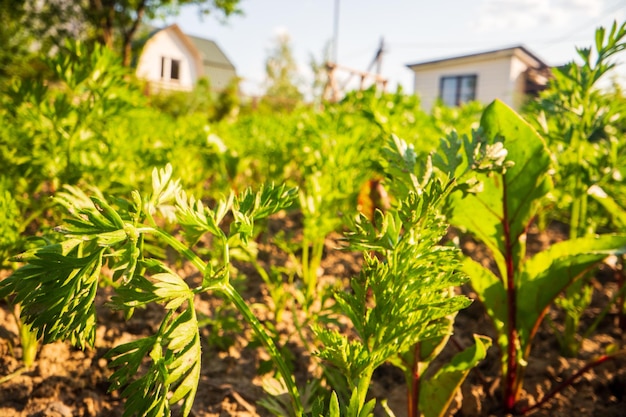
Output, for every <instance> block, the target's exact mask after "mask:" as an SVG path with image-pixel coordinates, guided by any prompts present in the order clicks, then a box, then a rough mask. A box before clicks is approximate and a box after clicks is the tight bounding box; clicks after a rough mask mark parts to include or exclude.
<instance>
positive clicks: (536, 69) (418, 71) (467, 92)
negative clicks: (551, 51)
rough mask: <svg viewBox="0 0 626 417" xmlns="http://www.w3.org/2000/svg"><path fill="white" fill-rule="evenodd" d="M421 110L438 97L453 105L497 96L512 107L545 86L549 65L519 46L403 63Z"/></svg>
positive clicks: (487, 101) (518, 106)
mask: <svg viewBox="0 0 626 417" xmlns="http://www.w3.org/2000/svg"><path fill="white" fill-rule="evenodd" d="M407 66H408V67H409V68H410V69H411V70H412V71H413V72H414V73H415V94H418V95H419V96H420V97H421V100H422V106H423V108H424V109H425V110H430V108H431V107H432V106H433V104H435V102H436V100H437V99H441V100H442V101H443V103H444V104H446V105H449V106H457V105H459V104H461V103H464V102H467V101H471V100H478V101H481V102H483V103H485V104H487V103H489V102H491V101H492V100H494V99H496V98H499V99H500V100H502V101H504V102H505V103H507V104H508V105H509V106H511V107H513V108H514V109H519V108H520V106H521V105H522V104H524V102H525V100H526V98H527V96H528V95H532V94H537V93H538V92H539V91H541V90H542V89H544V88H545V86H546V84H547V82H548V79H549V77H550V67H549V66H548V65H547V64H546V63H545V62H543V61H542V60H541V59H539V58H537V56H536V55H534V54H533V53H532V52H530V51H529V50H528V49H526V48H525V47H523V46H515V47H511V48H506V49H498V50H495V51H488V52H481V53H477V54H471V55H464V56H459V57H454V58H447V59H439V60H436V61H428V62H421V63H416V64H410V65H407Z"/></svg>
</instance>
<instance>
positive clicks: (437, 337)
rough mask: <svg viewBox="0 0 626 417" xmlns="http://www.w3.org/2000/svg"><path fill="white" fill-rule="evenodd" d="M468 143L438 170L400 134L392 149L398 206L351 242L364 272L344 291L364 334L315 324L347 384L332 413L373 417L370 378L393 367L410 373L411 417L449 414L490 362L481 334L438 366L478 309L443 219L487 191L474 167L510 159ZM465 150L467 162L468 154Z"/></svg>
mask: <svg viewBox="0 0 626 417" xmlns="http://www.w3.org/2000/svg"><path fill="white" fill-rule="evenodd" d="M474 139H479V137H478V136H474ZM464 142H465V146H463V145H462V143H463V141H461V140H460V139H459V138H458V137H457V136H455V135H453V136H451V137H450V138H449V141H448V142H444V145H446V146H444V148H443V152H444V156H439V157H437V158H436V160H435V164H434V165H433V163H432V162H431V160H430V158H428V159H427V162H426V163H425V164H420V163H418V159H417V154H416V153H415V151H414V149H413V147H412V146H408V145H407V144H406V143H405V142H404V141H402V140H400V139H398V138H397V137H393V138H392V139H391V140H390V141H389V143H388V144H387V146H386V147H385V148H384V150H383V155H384V160H383V161H382V165H383V167H384V169H385V173H386V175H387V176H388V178H389V187H390V189H391V193H392V195H394V196H395V203H394V205H393V206H392V207H391V208H390V209H389V210H387V211H386V212H384V213H383V212H382V211H380V210H377V211H376V212H375V218H374V219H373V220H370V219H368V217H367V216H365V215H363V214H361V215H359V216H358V217H357V218H356V220H355V223H354V226H353V232H351V233H350V234H349V235H348V236H347V240H348V242H349V247H350V248H352V249H355V250H359V251H362V252H363V254H364V257H365V260H364V266H363V269H362V271H361V273H360V274H359V275H358V276H357V277H354V278H353V279H352V281H351V291H350V292H345V291H341V292H337V293H336V300H337V302H338V304H339V307H340V309H341V312H342V313H343V314H344V315H345V316H346V317H347V318H349V320H350V322H351V323H352V325H353V327H354V332H355V335H354V336H351V335H349V334H346V333H345V332H341V331H340V330H338V329H333V328H322V327H320V326H317V327H316V328H315V333H316V335H317V337H318V338H319V339H320V341H321V342H322V344H323V347H322V349H321V350H320V352H319V356H320V357H321V358H323V359H325V360H326V361H327V362H328V364H329V366H330V367H332V368H333V369H336V370H338V371H339V373H340V374H341V375H342V376H343V378H345V381H344V384H339V386H345V387H346V389H344V390H341V389H337V388H336V389H337V391H336V392H335V393H334V394H333V396H332V397H331V402H330V405H329V410H328V414H326V415H330V416H340V415H347V416H370V415H372V410H373V409H374V406H375V399H370V400H368V399H367V393H368V388H369V386H370V382H371V378H372V375H373V372H374V370H375V369H376V368H377V367H379V366H380V365H382V364H383V363H385V362H387V361H390V362H391V363H393V364H394V365H396V366H398V367H399V368H400V369H402V370H403V371H404V373H405V375H406V379H407V385H408V387H409V388H408V392H407V412H408V415H410V416H419V415H425V416H429V417H430V416H441V415H443V413H445V411H446V409H447V406H448V405H449V403H450V401H451V400H452V397H453V395H454V393H455V392H456V389H457V388H458V386H459V385H460V384H461V382H462V381H463V380H464V378H465V376H466V375H467V373H468V372H469V370H470V369H471V368H472V367H474V366H475V365H476V364H477V363H478V362H479V361H480V360H482V359H483V358H484V357H485V355H486V350H487V348H488V347H489V345H490V343H491V341H490V340H489V339H488V338H485V337H482V336H476V337H475V345H474V346H472V347H470V348H468V349H466V350H464V351H463V352H461V353H459V354H457V355H456V356H454V357H453V358H452V359H451V360H450V362H448V363H447V364H445V365H444V366H443V367H441V368H440V369H438V370H434V367H433V368H429V365H430V364H431V363H432V361H433V359H434V358H435V357H436V356H437V355H438V353H439V352H440V351H441V349H442V348H443V346H444V345H445V343H446V342H447V340H448V337H449V335H450V333H451V331H452V322H453V320H454V316H455V315H456V312H457V311H459V310H461V309H463V308H464V307H466V306H467V305H468V304H469V303H470V300H469V299H467V298H466V297H464V296H458V295H455V293H454V287H455V286H458V285H460V284H462V283H463V282H464V281H465V278H466V277H465V276H464V275H463V274H461V273H459V271H458V269H459V252H458V250H457V249H455V248H454V247H452V246H444V245H442V244H441V243H440V242H441V241H442V238H443V236H444V235H445V233H446V230H447V224H446V222H445V217H444V216H443V214H442V211H443V208H444V206H445V203H446V201H447V196H448V195H449V194H450V193H451V192H453V191H454V190H464V191H465V192H469V191H478V189H479V188H480V185H479V184H478V183H477V182H476V181H475V177H474V175H473V173H474V168H476V167H478V166H481V167H482V169H483V170H491V169H502V168H503V167H502V163H503V162H504V160H503V158H501V149H499V148H498V147H497V146H496V147H485V146H484V144H482V143H480V141H479V140H473V141H470V140H467V139H465V141H464ZM463 148H464V149H465V151H466V156H467V158H462V157H461V151H462V149H463ZM494 151H495V152H494ZM427 370H428V372H427Z"/></svg>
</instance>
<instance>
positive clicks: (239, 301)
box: [139, 227, 303, 416]
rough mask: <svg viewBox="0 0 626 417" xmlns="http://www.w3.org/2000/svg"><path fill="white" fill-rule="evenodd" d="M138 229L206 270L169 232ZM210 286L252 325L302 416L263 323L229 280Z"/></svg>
mask: <svg viewBox="0 0 626 417" xmlns="http://www.w3.org/2000/svg"><path fill="white" fill-rule="evenodd" d="M139 231H141V232H150V233H155V234H157V235H158V236H159V237H161V238H162V239H163V240H165V241H166V242H167V243H168V244H169V245H170V246H171V247H172V248H174V249H175V250H176V251H177V252H179V253H180V254H181V255H183V256H184V257H185V258H186V259H187V260H189V261H190V262H191V263H192V264H193V265H194V266H195V267H196V268H198V270H199V271H202V272H203V273H204V271H205V270H206V263H205V262H204V261H203V260H202V259H200V257H198V255H196V254H195V253H194V252H193V251H191V250H190V249H189V248H188V247H187V246H185V245H184V244H183V243H181V242H180V241H179V240H178V239H176V238H175V237H174V236H172V235H170V234H169V233H167V232H165V231H164V230H161V229H160V228H158V227H152V228H143V229H139ZM224 252H225V253H224V261H225V262H226V263H225V266H226V267H228V265H229V263H228V262H229V255H228V246H227V245H226V246H225V248H224ZM212 288H213V289H214V290H216V291H218V292H220V293H222V294H224V295H225V296H226V297H227V298H228V300H229V301H231V302H232V303H233V304H234V305H235V306H236V307H237V309H238V310H239V312H240V313H241V315H242V316H243V317H244V319H245V320H246V321H247V322H248V324H250V326H251V327H252V330H253V331H254V333H255V334H256V335H257V336H258V337H259V339H261V342H262V343H263V345H264V346H265V348H266V349H267V351H268V353H269V354H270V356H271V358H272V360H273V361H274V364H276V367H277V368H278V372H279V373H280V375H281V376H282V378H283V380H284V381H285V384H286V385H287V389H288V391H289V395H290V397H291V402H292V406H293V410H294V412H295V415H296V416H302V414H303V408H302V402H301V400H300V394H299V392H298V388H297V387H296V383H295V382H294V380H293V378H292V375H291V371H290V370H289V367H287V364H286V363H285V361H283V358H282V355H281V353H280V352H279V351H278V348H277V347H276V345H275V344H274V341H273V340H272V339H271V338H270V337H269V336H268V335H267V333H266V332H265V330H264V328H263V325H262V324H261V322H260V321H259V319H257V318H256V316H255V315H254V313H252V311H251V310H250V307H249V306H248V304H247V303H246V301H245V300H244V299H243V298H242V297H241V295H240V294H239V293H238V292H237V290H235V288H233V286H232V285H231V284H230V282H224V281H222V282H220V283H218V284H217V285H216V286H215V287H212Z"/></svg>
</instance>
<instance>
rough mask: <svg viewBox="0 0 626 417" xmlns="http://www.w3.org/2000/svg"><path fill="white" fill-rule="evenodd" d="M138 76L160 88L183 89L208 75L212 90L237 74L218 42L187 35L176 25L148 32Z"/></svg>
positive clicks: (188, 87)
mask: <svg viewBox="0 0 626 417" xmlns="http://www.w3.org/2000/svg"><path fill="white" fill-rule="evenodd" d="M137 76H138V77H139V78H142V79H145V80H147V81H148V82H149V84H150V87H151V88H154V89H157V90H183V91H189V90H191V89H193V87H194V86H195V85H196V82H197V81H198V79H199V78H201V77H206V78H208V79H209V82H210V84H211V88H212V89H213V90H215V91H221V90H223V89H224V88H226V86H227V85H228V84H229V83H230V82H231V81H232V80H233V79H235V78H236V77H237V73H236V71H235V66H234V65H233V64H232V63H231V62H230V60H229V59H228V58H227V57H226V55H225V54H224V52H222V50H221V49H220V48H219V47H218V46H217V44H216V43H215V42H213V41H211V40H208V39H202V38H198V37H196V36H189V35H185V34H184V33H183V32H182V31H181V30H180V28H179V27H178V25H175V24H174V25H171V26H168V27H166V28H164V29H157V30H155V31H152V32H151V33H150V35H148V38H147V40H146V41H145V44H144V46H143V49H142V51H141V54H140V56H139V59H138V61H137Z"/></svg>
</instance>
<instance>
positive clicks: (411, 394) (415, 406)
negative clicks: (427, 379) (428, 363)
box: [407, 343, 421, 417]
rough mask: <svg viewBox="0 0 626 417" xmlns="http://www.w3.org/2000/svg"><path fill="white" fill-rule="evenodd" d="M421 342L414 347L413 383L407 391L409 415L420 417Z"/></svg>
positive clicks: (410, 416)
mask: <svg viewBox="0 0 626 417" xmlns="http://www.w3.org/2000/svg"><path fill="white" fill-rule="evenodd" d="M419 360H420V343H416V344H415V346H414V347H413V369H412V371H411V385H410V387H409V389H408V391H407V396H408V398H407V400H408V412H407V414H408V416H409V417H419V415H420V411H419V401H420V378H421V375H420V368H419V366H420V364H419Z"/></svg>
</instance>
